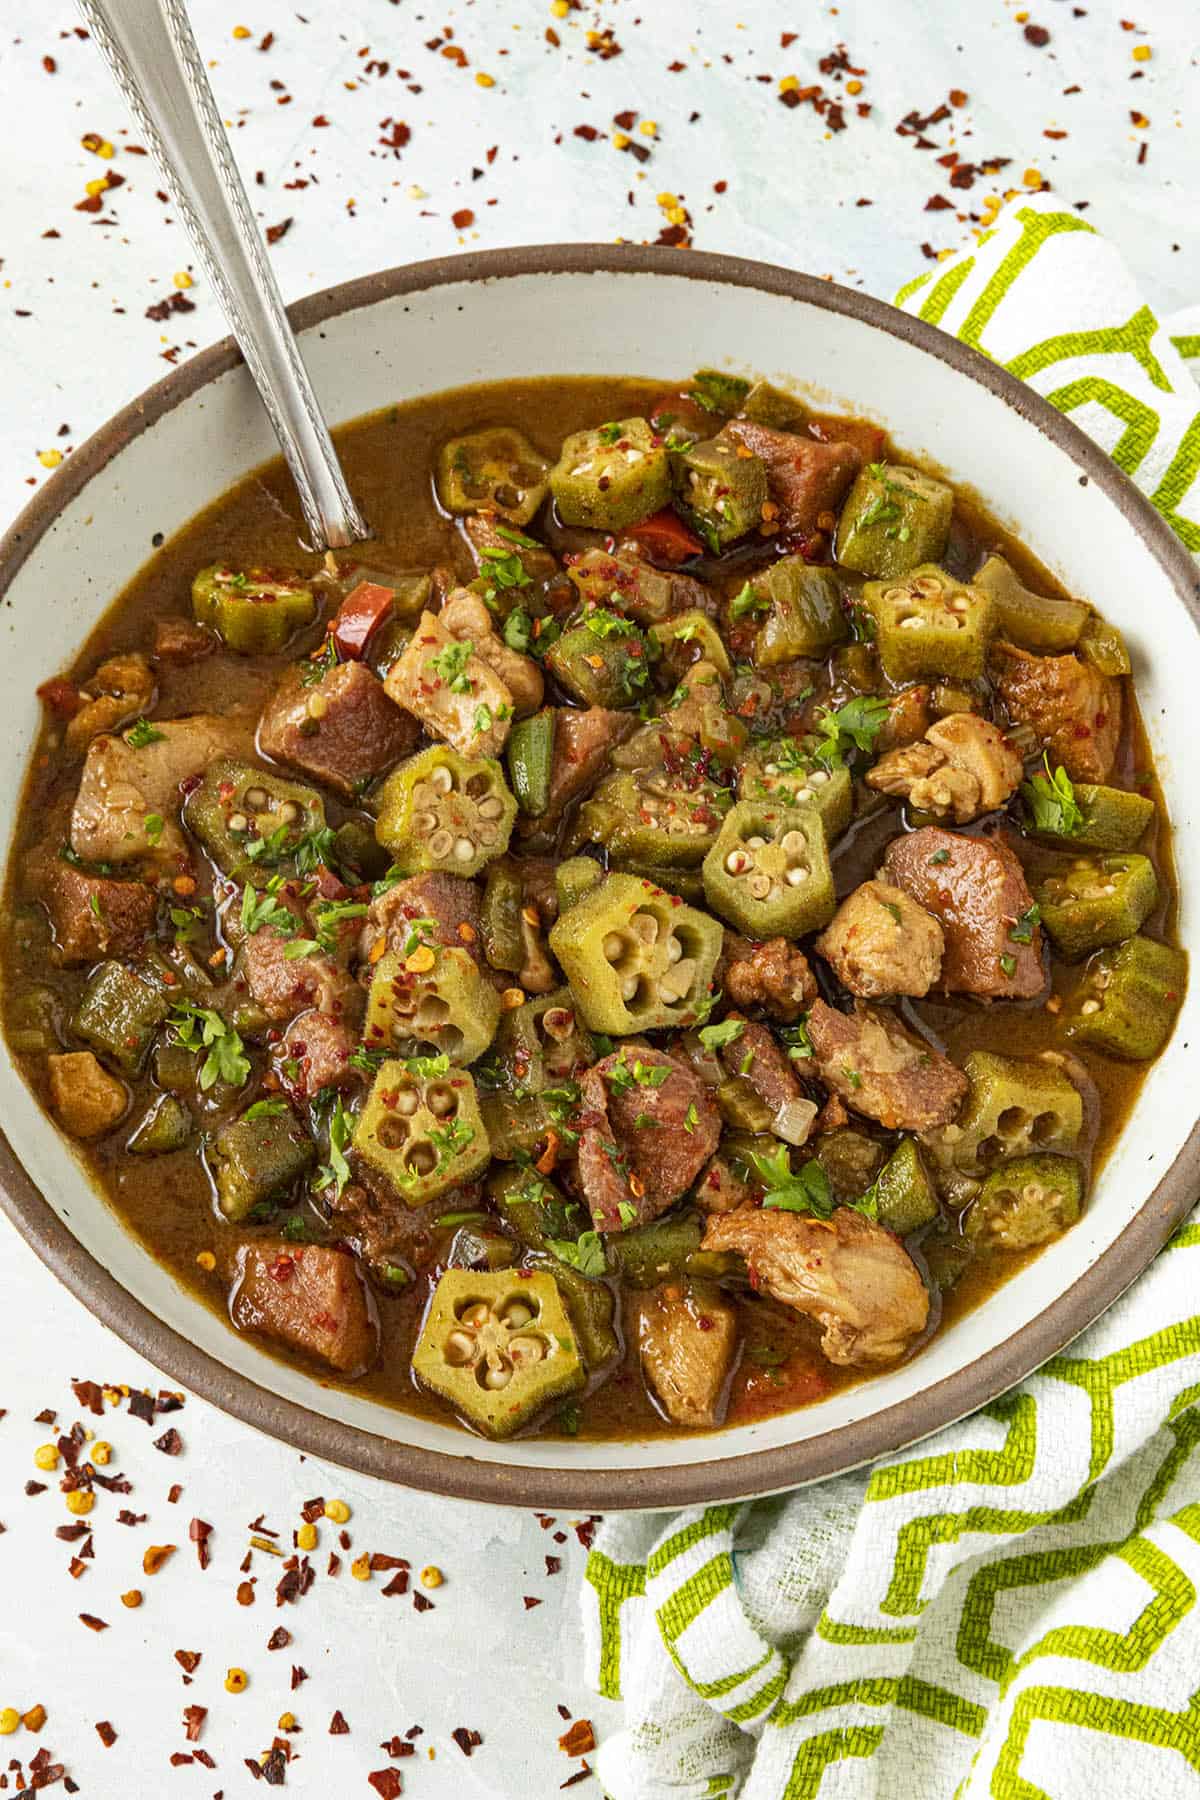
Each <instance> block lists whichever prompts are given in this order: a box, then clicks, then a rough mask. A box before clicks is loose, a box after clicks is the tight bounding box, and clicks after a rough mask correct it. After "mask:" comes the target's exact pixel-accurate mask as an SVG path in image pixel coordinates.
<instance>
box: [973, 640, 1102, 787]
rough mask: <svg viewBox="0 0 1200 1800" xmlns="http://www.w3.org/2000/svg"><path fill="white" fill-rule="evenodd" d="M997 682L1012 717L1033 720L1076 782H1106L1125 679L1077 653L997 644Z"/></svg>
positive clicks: (1026, 721)
mask: <svg viewBox="0 0 1200 1800" xmlns="http://www.w3.org/2000/svg"><path fill="white" fill-rule="evenodd" d="M992 655H993V663H994V666H995V671H996V687H997V690H998V692H999V695H1000V698H1001V700H1002V701H1003V702H1004V704H1005V706H1006V707H1007V709H1008V713H1009V716H1010V718H1012V719H1014V720H1016V721H1017V722H1018V723H1020V724H1022V725H1031V726H1032V727H1033V729H1034V731H1036V732H1037V734H1038V736H1039V738H1041V740H1042V743H1043V744H1044V745H1045V746H1046V748H1047V750H1048V751H1049V752H1050V755H1051V757H1052V758H1054V759H1055V760H1056V761H1058V762H1060V763H1061V764H1062V766H1063V768H1064V769H1065V770H1066V771H1067V774H1068V775H1069V776H1070V777H1071V780H1072V781H1097V782H1105V781H1107V780H1108V778H1109V776H1110V775H1111V773H1112V766H1113V759H1114V757H1115V756H1116V754H1117V744H1118V742H1119V741H1120V737H1121V703H1122V695H1121V683H1120V680H1119V679H1118V678H1117V677H1115V676H1112V675H1101V674H1100V672H1099V670H1098V669H1094V668H1093V667H1092V665H1091V664H1090V663H1085V662H1081V661H1080V659H1079V657H1077V656H1034V655H1032V654H1031V653H1030V652H1029V651H1028V650H1019V649H1018V648H1017V646H1016V645H1015V644H1003V643H1001V644H994V645H993V646H992Z"/></svg>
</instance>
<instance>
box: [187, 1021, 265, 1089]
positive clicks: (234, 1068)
mask: <svg viewBox="0 0 1200 1800" xmlns="http://www.w3.org/2000/svg"><path fill="white" fill-rule="evenodd" d="M171 1014H172V1017H171V1025H172V1028H173V1030H174V1033H175V1041H176V1043H177V1044H181V1045H182V1046H183V1048H184V1049H185V1050H190V1051H191V1052H192V1053H193V1055H196V1056H199V1055H200V1054H201V1052H207V1054H206V1055H205V1057H204V1061H203V1062H202V1063H201V1065H200V1087H201V1089H202V1091H203V1092H204V1093H207V1092H208V1090H209V1088H211V1087H215V1086H216V1084H217V1082H218V1081H226V1082H228V1083H229V1084H230V1086H231V1087H242V1086H243V1085H244V1084H245V1082H246V1081H248V1080H249V1077H250V1058H249V1057H248V1056H247V1055H246V1049H245V1045H244V1044H243V1043H242V1040H241V1038H240V1037H239V1035H238V1033H237V1032H236V1031H235V1030H234V1028H233V1026H232V1025H227V1024H226V1022H225V1020H224V1019H223V1018H222V1017H221V1015H220V1013H219V1012H214V1011H213V1010H212V1008H211V1007H208V1006H198V1005H197V1004H196V1002H195V1001H194V1000H176V1001H175V1002H174V1004H173V1005H172V1007H171Z"/></svg>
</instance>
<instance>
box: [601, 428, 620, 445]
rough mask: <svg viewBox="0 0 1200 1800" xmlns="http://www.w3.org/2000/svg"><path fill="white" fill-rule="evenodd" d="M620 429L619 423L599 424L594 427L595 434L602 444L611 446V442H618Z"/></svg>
mask: <svg viewBox="0 0 1200 1800" xmlns="http://www.w3.org/2000/svg"><path fill="white" fill-rule="evenodd" d="M622 429H623V428H622V427H621V426H620V425H616V424H609V425H600V426H597V428H596V436H597V437H598V438H599V439H600V442H601V443H602V444H604V445H606V446H609V447H611V446H612V445H613V444H619V443H620V441H621V436H622Z"/></svg>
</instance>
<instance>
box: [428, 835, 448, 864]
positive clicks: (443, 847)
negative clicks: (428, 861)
mask: <svg viewBox="0 0 1200 1800" xmlns="http://www.w3.org/2000/svg"><path fill="white" fill-rule="evenodd" d="M453 848H454V836H453V833H452V832H449V831H446V830H445V829H443V830H441V831H435V832H434V834H433V836H432V837H431V838H430V840H429V854H430V856H432V857H434V858H435V859H436V860H437V861H438V862H440V861H441V860H442V858H443V857H445V856H449V854H450V852H451V850H452V849H453Z"/></svg>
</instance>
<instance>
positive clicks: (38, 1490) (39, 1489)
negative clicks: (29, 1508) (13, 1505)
mask: <svg viewBox="0 0 1200 1800" xmlns="http://www.w3.org/2000/svg"><path fill="white" fill-rule="evenodd" d="M45 1491H46V1484H45V1482H44V1481H27V1482H26V1483H25V1492H26V1494H27V1495H28V1497H29V1498H30V1499H31V1500H32V1499H33V1497H34V1495H35V1494H44V1493H45Z"/></svg>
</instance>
